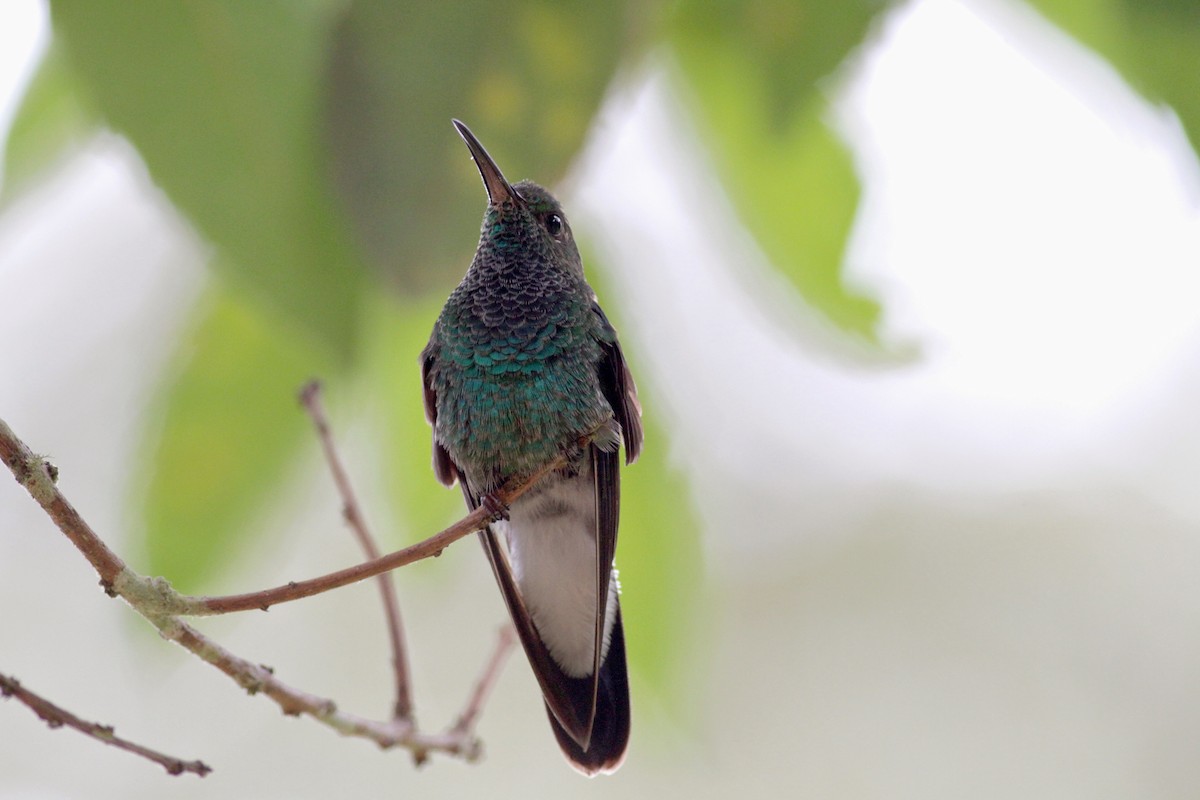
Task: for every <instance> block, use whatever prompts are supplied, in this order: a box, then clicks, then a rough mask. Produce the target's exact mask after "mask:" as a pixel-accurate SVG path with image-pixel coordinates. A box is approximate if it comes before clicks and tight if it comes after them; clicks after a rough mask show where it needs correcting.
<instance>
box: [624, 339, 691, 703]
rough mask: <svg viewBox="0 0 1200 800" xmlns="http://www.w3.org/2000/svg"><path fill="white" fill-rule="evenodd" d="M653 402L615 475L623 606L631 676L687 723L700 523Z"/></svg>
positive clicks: (646, 399) (644, 402)
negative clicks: (637, 448) (632, 454)
mask: <svg viewBox="0 0 1200 800" xmlns="http://www.w3.org/2000/svg"><path fill="white" fill-rule="evenodd" d="M626 349H628V346H627V345H626ZM633 367H636V363H635V364H634V365H633ZM643 394H644V393H643ZM652 401H653V397H652V396H648V397H647V396H644V397H643V399H642V405H643V406H645V407H646V409H647V411H646V416H645V418H644V419H643V422H644V424H645V429H646V442H645V448H644V450H643V451H642V456H641V458H639V459H638V462H637V463H636V464H634V465H633V466H632V467H628V468H626V469H625V470H623V473H622V476H621V535H620V541H619V544H618V556H617V564H618V566H619V568H620V577H621V587H622V594H621V611H622V614H623V615H624V619H625V635H626V637H628V639H629V654H630V655H629V658H630V663H631V665H632V669H633V671H634V674H635V676H637V677H638V678H640V679H641V680H643V681H644V682H645V683H646V685H647V686H648V687H649V688H650V689H651V690H652V691H653V692H654V695H655V699H656V700H658V704H659V706H660V707H661V708H662V709H664V710H665V711H666V712H667V714H668V715H669V716H671V717H673V718H675V719H676V720H680V719H683V720H688V719H690V718H691V717H692V715H693V714H694V711H693V710H692V705H693V704H694V703H695V697H694V694H693V692H694V691H695V690H696V689H697V688H699V686H700V685H701V684H702V682H703V681H702V677H703V676H702V675H700V674H698V673H697V671H696V666H695V663H694V662H691V663H692V666H688V664H689V662H690V660H691V658H692V656H693V655H694V654H695V653H694V646H695V643H696V640H697V637H698V636H699V635H700V633H701V620H702V619H704V615H705V613H706V609H705V604H706V602H707V600H706V594H705V591H704V586H705V578H704V563H703V559H702V556H701V543H700V530H701V526H700V524H699V521H698V520H697V518H696V514H695V512H694V511H693V509H692V505H691V499H690V497H689V493H688V488H687V482H686V481H685V479H684V476H683V475H682V474H681V473H680V472H679V471H678V470H676V469H675V468H673V467H672V466H671V465H670V461H669V459H668V451H669V443H668V440H667V437H666V433H665V430H664V428H663V427H662V426H661V424H660V423H659V420H660V419H661V414H660V412H658V411H656V410H655V408H654V404H653V402H652Z"/></svg>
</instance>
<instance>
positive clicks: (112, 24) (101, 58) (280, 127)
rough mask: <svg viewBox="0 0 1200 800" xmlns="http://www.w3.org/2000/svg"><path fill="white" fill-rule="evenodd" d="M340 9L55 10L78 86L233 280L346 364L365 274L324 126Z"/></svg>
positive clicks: (221, 0) (96, 6) (330, 5)
mask: <svg viewBox="0 0 1200 800" xmlns="http://www.w3.org/2000/svg"><path fill="white" fill-rule="evenodd" d="M339 5H340V4H338V3H334V2H295V3H285V2H268V3H243V2H238V1H237V0H213V1H212V2H185V3H161V4H160V3H126V2H122V0H82V1H81V0H60V1H59V2H55V3H52V4H51V12H52V20H53V25H54V33H55V36H57V37H61V44H62V46H63V48H64V51H65V53H66V55H67V59H68V61H69V62H70V64H71V66H72V68H73V71H74V75H75V77H76V80H77V83H78V87H79V88H80V89H81V90H82V91H84V92H85V93H86V95H88V96H89V97H90V98H92V100H93V102H94V105H95V106H96V107H97V108H98V109H99V110H100V111H101V113H102V114H103V116H104V118H105V120H107V122H108V124H110V125H111V126H112V127H113V128H115V129H116V130H117V131H119V132H120V133H122V134H124V135H126V136H127V137H128V138H129V140H130V141H131V142H133V144H134V145H135V146H136V147H137V149H138V152H139V153H140V154H141V156H142V158H143V159H145V161H146V165H147V166H148V167H149V169H150V174H151V175H152V176H153V178H154V180H155V181H156V182H157V183H158V184H159V185H161V186H162V188H163V189H164V190H166V192H167V194H169V195H170V197H171V199H172V201H173V202H174V203H175V204H176V205H178V206H179V208H180V209H181V210H182V211H183V212H184V213H186V214H187V215H188V216H189V217H190V218H191V219H192V221H193V222H194V223H195V224H196V226H197V227H198V228H199V229H200V230H201V232H202V233H203V234H204V235H205V236H207V237H208V238H209V239H210V240H212V241H213V242H214V243H215V244H216V245H217V246H218V247H219V248H220V250H221V252H222V254H223V256H224V258H222V259H220V260H219V262H218V263H220V264H223V265H225V266H227V268H228V269H227V270H226V274H225V277H226V279H227V280H228V282H229V283H230V284H232V285H233V286H235V287H238V290H242V291H245V292H246V293H247V294H249V295H250V296H252V297H253V298H254V299H255V301H256V302H258V303H260V304H262V305H264V306H266V307H268V308H272V309H275V310H277V311H279V312H282V314H283V315H284V316H285V317H287V318H289V320H290V321H291V323H292V324H293V325H294V326H296V327H297V328H298V329H299V330H304V331H307V332H308V334H309V335H310V336H311V337H312V338H313V340H314V341H315V342H316V343H319V344H321V345H324V346H325V347H327V348H328V349H329V350H330V351H331V352H334V353H338V354H341V355H342V356H343V357H345V356H348V355H349V353H350V352H351V351H352V347H353V341H354V335H355V332H356V330H357V324H358V320H357V310H358V303H359V300H360V298H361V296H362V288H361V278H360V271H361V266H360V263H359V260H358V257H357V255H356V253H355V250H354V248H353V247H352V246H351V245H350V241H349V237H348V236H347V234H346V230H345V225H344V222H343V220H342V219H341V218H340V217H339V216H338V213H337V210H336V205H335V203H334V199H333V195H332V192H331V191H330V188H329V184H328V181H327V180H326V175H325V171H326V165H325V163H324V162H325V159H324V157H323V153H322V150H321V132H322V123H321V118H320V114H321V110H322V107H321V99H322V89H323V87H324V81H325V74H326V71H327V69H328V43H329V38H330V35H331V29H332V25H333V23H334V13H335V12H336V10H337V8H338V6H339ZM301 326H302V327H301Z"/></svg>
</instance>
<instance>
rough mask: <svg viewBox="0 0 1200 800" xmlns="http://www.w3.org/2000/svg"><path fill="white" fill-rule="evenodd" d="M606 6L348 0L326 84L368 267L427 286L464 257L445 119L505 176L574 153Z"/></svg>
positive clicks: (616, 23) (461, 192) (592, 99)
mask: <svg viewBox="0 0 1200 800" xmlns="http://www.w3.org/2000/svg"><path fill="white" fill-rule="evenodd" d="M625 17H626V13H625V7H624V4H621V3H618V4H613V3H591V2H587V0H567V1H566V2H517V3H495V2H487V1H486V0H469V2H456V3H428V4H419V5H415V6H414V5H410V4H404V3H397V2H394V1H393V0H358V2H355V3H354V4H353V5H352V6H351V8H350V11H349V13H348V14H347V15H346V16H345V18H344V19H343V21H342V24H341V25H340V26H339V28H338V32H337V46H336V50H335V54H334V62H333V71H332V77H331V80H330V87H329V120H330V137H331V142H332V148H333V158H334V166H335V170H336V174H337V184H338V187H339V190H340V194H341V197H342V198H343V200H344V202H345V204H346V207H347V208H348V209H349V211H350V216H351V218H352V219H353V221H354V225H355V226H356V230H357V233H358V235H359V237H360V241H361V242H362V243H363V245H364V248H365V250H366V251H367V252H368V253H369V254H370V258H371V261H372V263H373V265H374V267H375V268H376V269H377V270H378V271H380V272H381V273H382V274H385V275H387V276H388V277H389V281H390V282H392V283H394V284H397V285H399V286H401V287H402V288H403V289H404V290H405V291H407V292H413V291H418V290H429V289H431V288H433V287H437V289H438V292H439V293H440V291H441V289H442V288H443V287H445V286H446V285H448V284H450V283H451V282H452V280H454V279H457V277H458V276H459V275H460V274H461V273H462V271H463V269H464V268H465V266H466V264H467V263H468V261H469V259H470V255H471V252H472V251H473V250H474V247H475V244H476V241H477V234H478V231H479V221H480V219H481V218H482V215H483V209H484V206H485V203H486V195H485V194H484V191H483V187H482V185H481V183H480V181H479V174H478V173H477V172H476V170H475V167H474V164H473V163H472V162H471V159H470V157H469V156H468V154H467V150H466V148H465V147H464V146H463V143H462V141H461V140H460V139H459V137H458V135H457V134H456V133H455V131H454V129H453V128H452V127H451V125H450V119H451V117H456V118H459V119H461V120H463V121H464V122H466V123H467V124H468V125H469V126H470V127H471V129H472V130H473V131H474V132H475V133H476V135H478V136H479V138H480V140H481V141H482V142H483V143H484V144H485V145H486V146H487V147H488V149H489V152H490V153H491V155H492V156H493V157H494V158H495V159H496V162H497V163H498V164H499V165H500V167H501V169H502V170H504V173H505V175H506V176H507V177H508V178H509V179H510V180H512V181H514V182H515V181H517V180H520V179H521V178H525V177H528V178H532V179H534V180H537V181H538V182H539V183H542V184H545V185H549V184H552V183H554V181H555V180H557V179H558V178H559V177H560V176H561V175H562V173H563V171H564V170H565V168H566V167H567V165H568V164H569V163H570V162H571V160H572V158H574V156H575V154H576V152H577V151H578V149H579V147H580V145H581V143H582V142H583V139H584V136H585V135H586V134H587V131H588V129H589V126H590V125H591V121H592V117H593V116H594V114H595V112H596V108H597V106H598V105H599V102H600V100H601V98H602V96H603V94H604V91H605V88H606V87H607V86H608V84H609V82H610V80H611V79H612V75H613V73H614V71H615V69H616V67H617V64H618V61H619V59H620V57H621V55H622V49H623V46H624V45H625V44H626V39H627V38H628V37H627V36H626V25H625Z"/></svg>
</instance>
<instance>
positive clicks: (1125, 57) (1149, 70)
mask: <svg viewBox="0 0 1200 800" xmlns="http://www.w3.org/2000/svg"><path fill="white" fill-rule="evenodd" d="M1032 4H1033V5H1034V6H1035V7H1037V9H1038V10H1040V11H1041V12H1042V13H1043V14H1045V15H1046V17H1047V18H1049V19H1050V20H1051V21H1053V22H1054V23H1055V24H1057V25H1058V26H1059V27H1061V28H1062V29H1063V30H1065V31H1067V32H1068V33H1070V34H1071V35H1072V36H1074V37H1075V38H1077V39H1078V40H1079V41H1080V42H1082V43H1083V44H1085V45H1087V46H1088V47H1091V48H1093V49H1094V50H1096V51H1097V52H1098V53H1100V55H1102V56H1104V58H1106V59H1108V61H1109V62H1110V63H1111V64H1112V65H1113V66H1114V67H1116V68H1117V69H1118V70H1119V71H1120V72H1121V74H1122V75H1123V76H1124V77H1125V79H1126V80H1128V81H1129V82H1130V83H1131V84H1133V86H1134V87H1135V88H1137V89H1138V91H1140V92H1142V93H1143V94H1145V95H1146V97H1148V98H1149V99H1151V100H1156V101H1162V102H1165V103H1167V104H1169V105H1170V106H1171V107H1172V108H1174V109H1175V112H1176V113H1177V114H1178V115H1179V118H1180V120H1181V121H1182V122H1183V125H1184V128H1185V129H1186V130H1187V133H1188V136H1189V138H1190V139H1191V142H1192V147H1193V149H1195V150H1196V151H1197V152H1198V153H1200V3H1196V2H1195V1H1194V0H1032Z"/></svg>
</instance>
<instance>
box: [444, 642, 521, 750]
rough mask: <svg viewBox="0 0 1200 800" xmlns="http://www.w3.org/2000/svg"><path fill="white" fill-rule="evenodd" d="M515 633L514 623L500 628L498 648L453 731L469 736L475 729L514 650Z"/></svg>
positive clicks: (481, 675)
mask: <svg viewBox="0 0 1200 800" xmlns="http://www.w3.org/2000/svg"><path fill="white" fill-rule="evenodd" d="M515 633H516V632H515V631H514V630H513V627H512V625H505V626H504V627H502V628H501V629H500V634H499V636H497V637H496V649H495V650H493V651H492V658H491V660H489V661H488V664H487V666H486V667H484V668H483V672H481V673H480V675H479V680H478V681H476V683H475V691H473V692H472V693H471V698H470V699H469V700H468V701H467V707H466V708H464V709H463V712H462V714H460V715H459V717H458V721H456V722H455V723H454V726H453V727H451V728H450V732H451V733H457V734H459V735H462V736H467V735H470V733H471V732H472V731H473V730H474V729H475V723H476V722H477V721H478V720H479V714H480V713H481V712H482V711H483V705H484V703H486V702H487V699H488V695H490V694H491V693H492V688H493V687H494V686H495V685H496V679H497V678H498V677H499V676H500V668H501V667H502V666H504V660H505V659H506V658H507V657H508V654H509V653H510V652H511V651H512V646H513V642H515V641H516V637H515V635H514V634H515Z"/></svg>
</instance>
